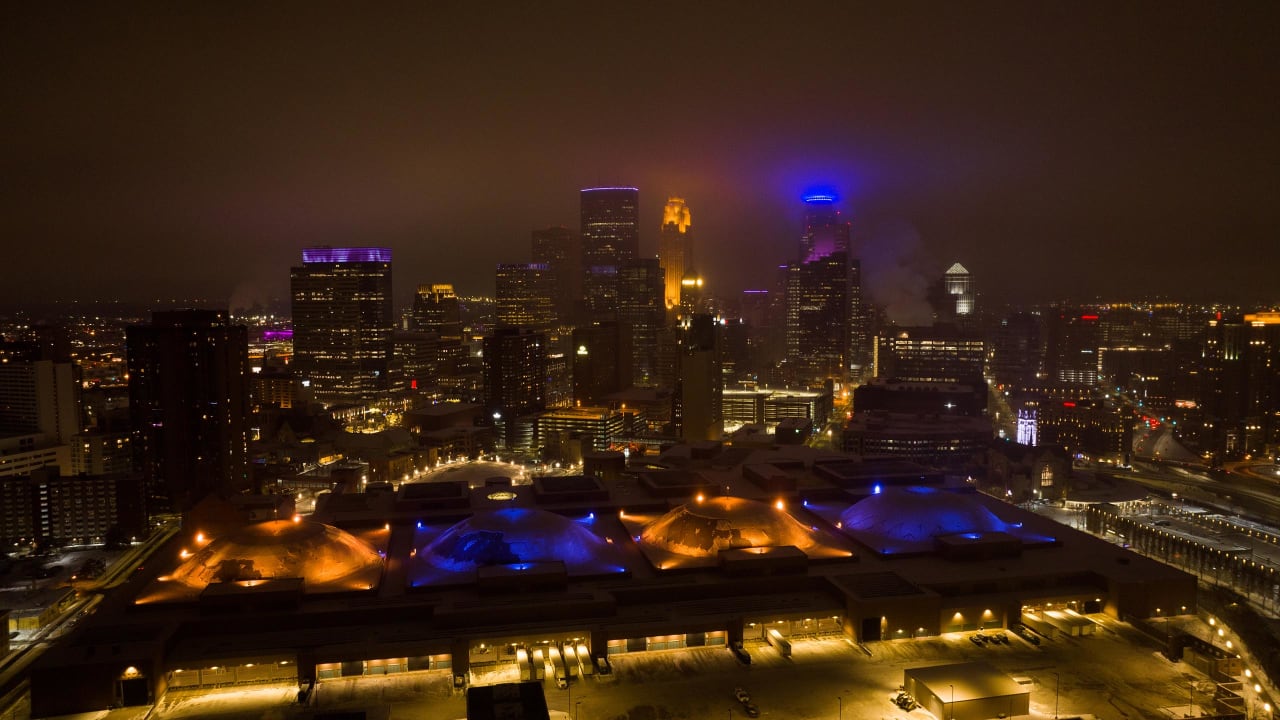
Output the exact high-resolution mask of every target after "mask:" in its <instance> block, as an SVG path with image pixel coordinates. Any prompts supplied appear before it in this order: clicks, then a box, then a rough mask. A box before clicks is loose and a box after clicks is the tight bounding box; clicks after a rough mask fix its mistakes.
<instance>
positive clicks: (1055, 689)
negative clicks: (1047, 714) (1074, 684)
mask: <svg viewBox="0 0 1280 720" xmlns="http://www.w3.org/2000/svg"><path fill="white" fill-rule="evenodd" d="M1061 682H1062V678H1060V677H1058V673H1054V674H1053V720H1058V685H1059V684H1061Z"/></svg>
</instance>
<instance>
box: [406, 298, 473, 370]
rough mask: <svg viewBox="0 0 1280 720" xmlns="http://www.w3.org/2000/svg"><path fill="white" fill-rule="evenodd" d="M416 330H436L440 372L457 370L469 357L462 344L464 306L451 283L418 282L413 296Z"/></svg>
mask: <svg viewBox="0 0 1280 720" xmlns="http://www.w3.org/2000/svg"><path fill="white" fill-rule="evenodd" d="M413 329H414V330H417V331H419V332H426V333H435V334H436V336H437V337H438V338H439V341H440V357H439V358H438V360H437V371H438V372H439V373H440V374H441V375H452V374H454V373H456V372H458V366H459V364H460V363H461V362H462V360H463V359H464V358H465V357H466V348H465V347H463V344H462V308H461V307H460V306H459V305H458V296H457V294H456V293H454V291H453V286H452V285H450V284H448V283H434V284H431V285H419V286H418V293H417V295H415V296H414V298H413Z"/></svg>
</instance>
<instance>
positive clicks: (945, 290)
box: [929, 263, 977, 327]
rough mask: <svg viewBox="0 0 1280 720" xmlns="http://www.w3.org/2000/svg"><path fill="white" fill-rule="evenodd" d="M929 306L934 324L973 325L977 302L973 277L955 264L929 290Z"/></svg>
mask: <svg viewBox="0 0 1280 720" xmlns="http://www.w3.org/2000/svg"><path fill="white" fill-rule="evenodd" d="M929 304H930V305H932V306H933V319H934V322H940V323H953V324H955V325H959V326H960V327H971V326H972V325H973V322H974V313H975V311H976V305H977V300H976V296H975V293H974V290H973V276H972V275H971V274H970V273H969V271H968V270H967V269H965V266H963V265H961V264H960V263H955V264H954V265H952V266H951V267H950V268H949V269H948V270H947V272H946V273H945V274H944V275H943V276H942V277H941V278H939V279H938V281H937V282H936V283H934V284H933V285H932V286H931V287H930V288H929Z"/></svg>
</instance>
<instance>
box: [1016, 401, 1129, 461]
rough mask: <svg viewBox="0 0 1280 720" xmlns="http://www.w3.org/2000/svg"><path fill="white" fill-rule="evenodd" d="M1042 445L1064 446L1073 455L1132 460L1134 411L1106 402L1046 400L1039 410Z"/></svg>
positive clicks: (1037, 427)
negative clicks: (1130, 456)
mask: <svg viewBox="0 0 1280 720" xmlns="http://www.w3.org/2000/svg"><path fill="white" fill-rule="evenodd" d="M1034 417H1035V434H1036V436H1037V437H1036V440H1037V441H1038V444H1039V445H1042V446H1045V445H1047V446H1052V447H1060V448H1062V449H1063V450H1065V451H1066V452H1067V454H1069V455H1076V454H1085V455H1090V456H1093V457H1105V458H1111V459H1118V460H1121V461H1123V462H1128V460H1129V455H1130V453H1131V451H1132V448H1133V422H1134V418H1133V412H1132V411H1131V410H1129V409H1128V408H1127V407H1122V408H1114V407H1107V406H1106V405H1105V404H1104V403H1102V402H1096V401H1094V400H1090V399H1086V398H1080V399H1076V400H1056V399H1055V400H1050V399H1045V400H1044V401H1043V402H1041V403H1040V406H1039V407H1038V408H1037V409H1036V413H1035V415H1034Z"/></svg>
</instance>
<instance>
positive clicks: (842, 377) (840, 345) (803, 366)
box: [786, 194, 866, 385]
mask: <svg viewBox="0 0 1280 720" xmlns="http://www.w3.org/2000/svg"><path fill="white" fill-rule="evenodd" d="M804 202H805V213H804V231H803V233H802V234H801V236H800V245H799V260H798V261H797V262H796V263H794V264H792V265H790V266H788V267H787V269H786V362H787V365H788V368H789V374H790V376H791V377H792V379H794V380H795V381H796V382H799V383H803V384H808V385H817V384H821V383H822V382H824V381H826V380H829V379H830V380H834V381H836V382H844V381H846V380H847V379H848V378H849V376H850V374H851V372H854V373H855V374H860V373H861V372H862V370H861V369H862V366H863V364H864V363H863V358H864V356H865V349H864V348H865V345H866V329H865V328H866V326H865V322H864V318H863V312H862V302H861V266H860V263H858V262H857V261H855V260H854V259H853V258H852V257H851V251H852V246H851V239H850V238H851V225H850V223H849V221H847V220H845V219H844V218H843V216H842V214H841V213H840V211H839V210H838V209H837V208H836V204H835V203H836V198H835V196H834V195H829V194H810V195H807V196H805V198H804Z"/></svg>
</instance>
